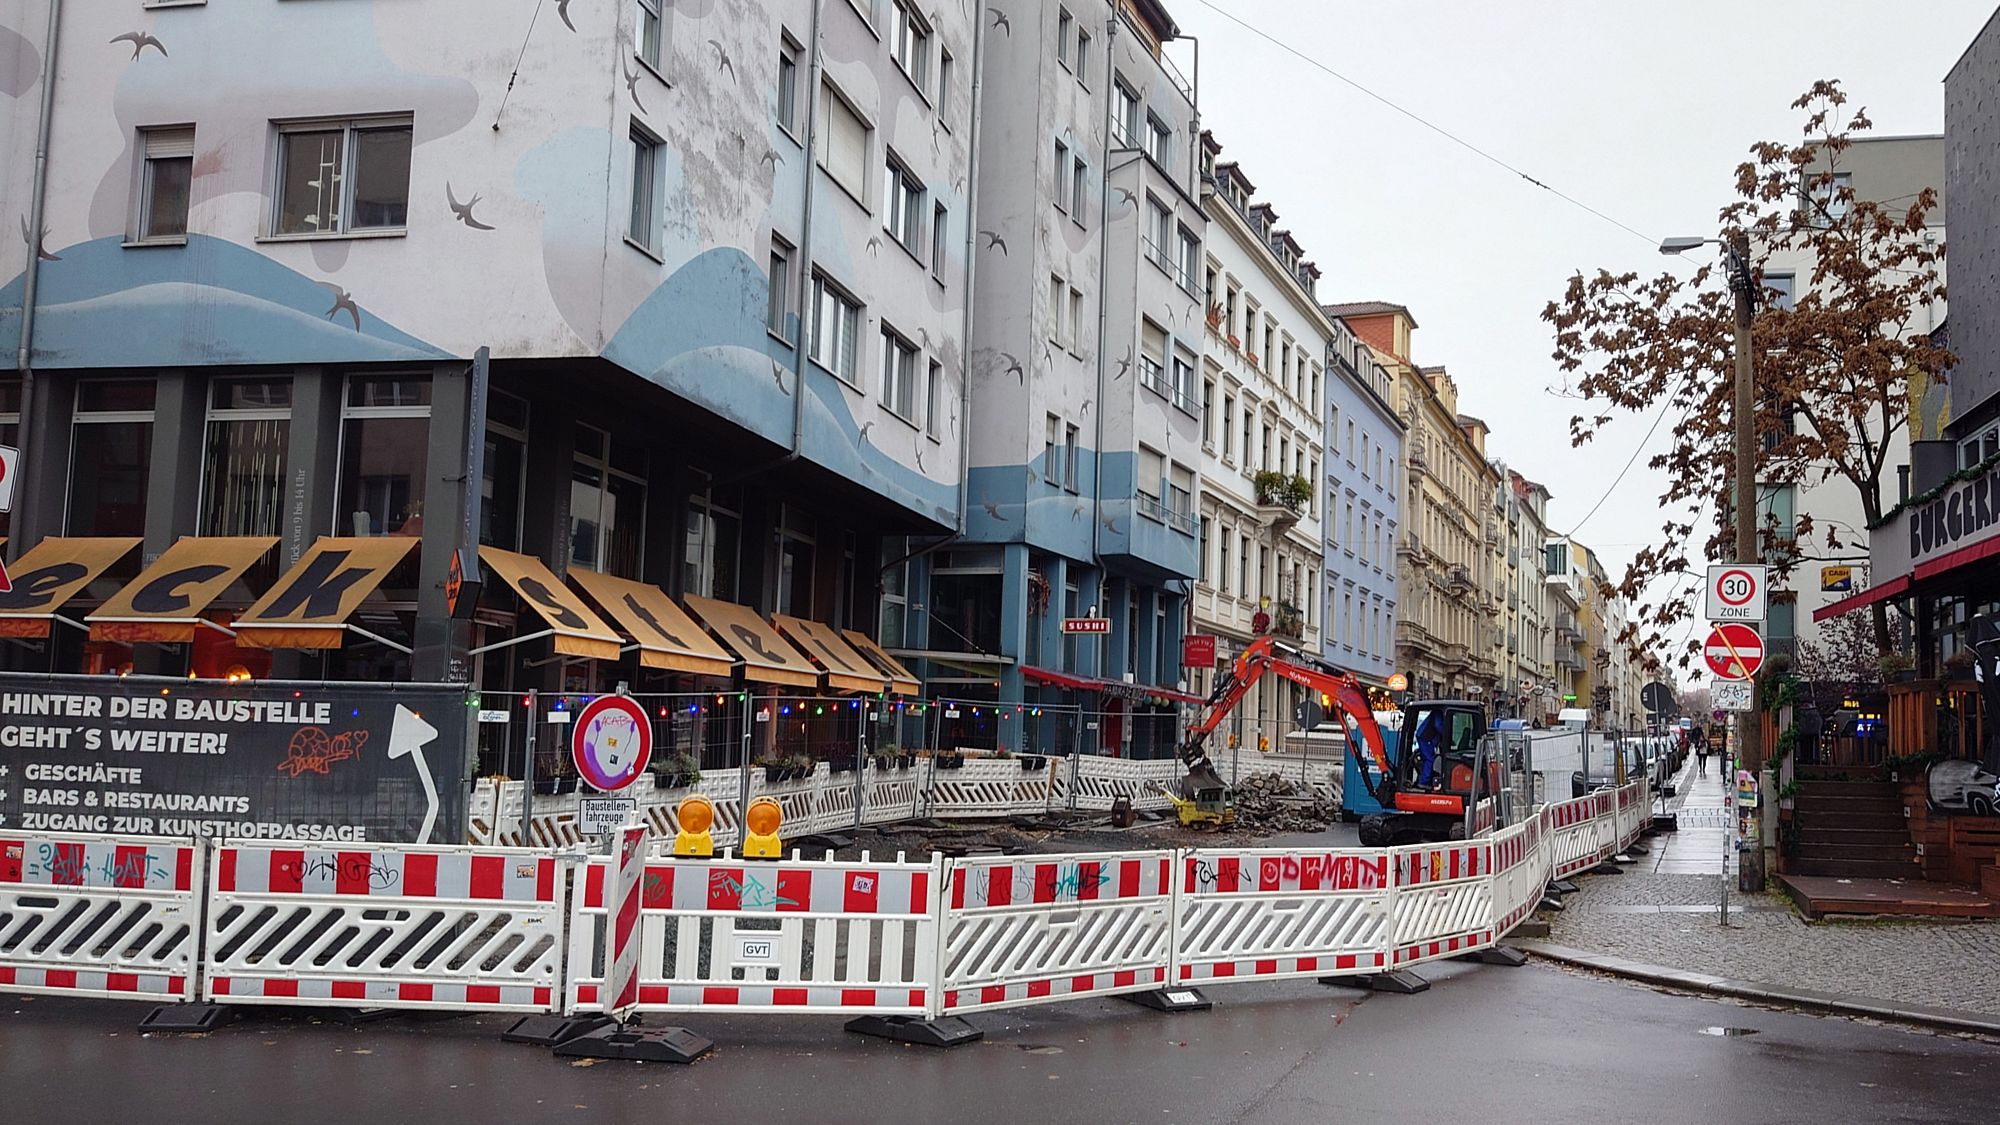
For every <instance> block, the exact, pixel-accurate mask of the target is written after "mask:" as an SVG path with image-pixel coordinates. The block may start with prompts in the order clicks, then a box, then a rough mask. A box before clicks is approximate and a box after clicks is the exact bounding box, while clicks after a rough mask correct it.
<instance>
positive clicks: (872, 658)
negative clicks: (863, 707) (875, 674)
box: [840, 629, 924, 695]
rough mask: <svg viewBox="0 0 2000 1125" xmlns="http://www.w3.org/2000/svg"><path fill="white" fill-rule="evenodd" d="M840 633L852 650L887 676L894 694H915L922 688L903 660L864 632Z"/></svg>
mask: <svg viewBox="0 0 2000 1125" xmlns="http://www.w3.org/2000/svg"><path fill="white" fill-rule="evenodd" d="M840 635H841V636H843V637H845V638H847V643H848V644H851V645H853V646H854V651H856V652H858V653H860V654H861V655H862V656H864V657H867V658H868V662H869V663H871V664H873V665H875V666H876V667H877V668H880V669H881V670H882V671H883V673H884V674H885V675H887V676H888V677H889V690H890V691H891V692H892V693H894V694H896V695H916V694H918V693H919V692H921V691H923V690H924V685H922V684H920V683H918V682H917V677H916V676H915V675H913V674H912V673H911V672H910V670H909V669H908V668H906V667H904V666H903V662H902V661H900V660H898V659H896V658H895V657H893V656H890V655H889V650H888V649H885V648H883V647H882V646H881V645H878V644H876V643H875V641H874V638H872V637H870V636H869V635H868V634H866V633H857V632H855V631H854V630H852V629H843V630H841V631H840Z"/></svg>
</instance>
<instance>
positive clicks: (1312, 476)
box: [1305, 457, 1319, 516]
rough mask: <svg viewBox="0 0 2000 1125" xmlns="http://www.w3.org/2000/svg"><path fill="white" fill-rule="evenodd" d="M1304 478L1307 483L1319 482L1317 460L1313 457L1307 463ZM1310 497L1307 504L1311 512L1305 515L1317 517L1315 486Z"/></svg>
mask: <svg viewBox="0 0 2000 1125" xmlns="http://www.w3.org/2000/svg"><path fill="white" fill-rule="evenodd" d="M1305 478H1306V480H1307V481H1309V482H1317V481H1318V480H1319V458H1317V457H1315V458H1313V459H1312V460H1311V461H1310V462H1308V463H1307V466H1306V472H1305ZM1312 495H1313V498H1312V500H1311V501H1310V502H1309V503H1310V506H1311V510H1310V511H1308V512H1307V513H1306V514H1307V515H1312V516H1317V515H1319V488H1318V487H1317V486H1316V485H1315V487H1314V488H1313V490H1312Z"/></svg>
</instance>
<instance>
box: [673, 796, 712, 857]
mask: <svg viewBox="0 0 2000 1125" xmlns="http://www.w3.org/2000/svg"><path fill="white" fill-rule="evenodd" d="M676 814H677V815H678V817H679V819H680V823H681V830H680V831H679V832H677V833H675V834H674V854H675V855H682V856H694V857H696V858H699V859H707V858H709V857H710V856H713V855H714V854H715V838H714V837H713V836H710V835H709V831H708V830H709V829H710V828H712V827H714V825H715V804H714V803H713V802H711V801H710V800H709V799H708V798H707V797H704V796H702V795H701V794H699V793H695V794H692V795H690V796H688V797H684V798H682V800H681V803H680V807H679V808H678V809H677V810H676Z"/></svg>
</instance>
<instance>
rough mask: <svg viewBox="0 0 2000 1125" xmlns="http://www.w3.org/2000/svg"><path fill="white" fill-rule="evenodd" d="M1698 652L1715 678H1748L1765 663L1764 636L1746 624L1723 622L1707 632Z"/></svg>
mask: <svg viewBox="0 0 2000 1125" xmlns="http://www.w3.org/2000/svg"><path fill="white" fill-rule="evenodd" d="M1701 654H1702V658H1703V659H1704V660H1706V661H1707V662H1708V670H1709V671H1711V672H1713V673H1715V675H1716V677H1717V678H1719V679H1724V680H1747V679H1749V678H1750V677H1752V676H1754V675H1756V674H1757V669H1759V668H1761V667H1763V666H1764V638H1763V637H1761V636H1759V635H1758V634H1757V630H1755V629H1752V628H1751V627H1750V626H1748V625H1735V624H1729V623H1727V622H1725V623H1723V624H1720V625H1717V626H1716V627H1715V628H1713V629H1710V630H1709V631H1708V639H1707V640H1706V641H1704V642H1702V651H1701Z"/></svg>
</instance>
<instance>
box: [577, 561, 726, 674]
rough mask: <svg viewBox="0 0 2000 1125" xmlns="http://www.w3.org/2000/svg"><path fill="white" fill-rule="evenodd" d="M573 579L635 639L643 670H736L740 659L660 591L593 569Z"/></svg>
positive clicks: (717, 671)
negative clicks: (645, 668) (726, 649)
mask: <svg viewBox="0 0 2000 1125" xmlns="http://www.w3.org/2000/svg"><path fill="white" fill-rule="evenodd" d="M569 578H570V581H572V582H574V583H576V584H577V585H578V586H580V587H582V588H583V592H584V593H586V594H589V595H590V597H591V600H592V601H595V602H596V603H597V605H598V608H600V609H602V610H603V611H604V612H605V613H607V614H609V615H610V617H611V620H612V622H613V623H615V624H616V625H617V626H618V627H619V628H620V629H622V630H624V631H625V635H626V636H628V637H630V638H632V643H633V645H635V646H636V647H637V648H638V650H639V663H640V665H641V666H643V667H647V668H661V669H665V670H666V671H669V672H687V673H690V674H692V675H696V676H722V677H725V678H726V677H727V676H728V675H729V674H730V672H731V671H733V670H734V668H735V665H736V658H735V657H733V656H731V655H729V653H728V652H727V651H725V650H724V649H723V647H722V646H721V645H718V644H716V643H715V641H714V640H712V639H710V637H709V635H708V634H707V633H705V632H703V631H702V628H701V626H699V625H697V624H695V623H694V619H693V618H691V617H689V616H688V615H687V612H686V611H685V610H683V609H681V607H680V606H677V605H675V604H674V600H673V599H672V598H670V597H668V596H667V593H666V591H665V590H662V589H660V588H659V587H658V586H648V585H646V584H645V583H644V582H634V581H632V580H631V579H629V578H619V577H617V576H616V575H611V574H599V573H598V572H597V571H594V570H581V569H579V570H572V571H570V572H569Z"/></svg>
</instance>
